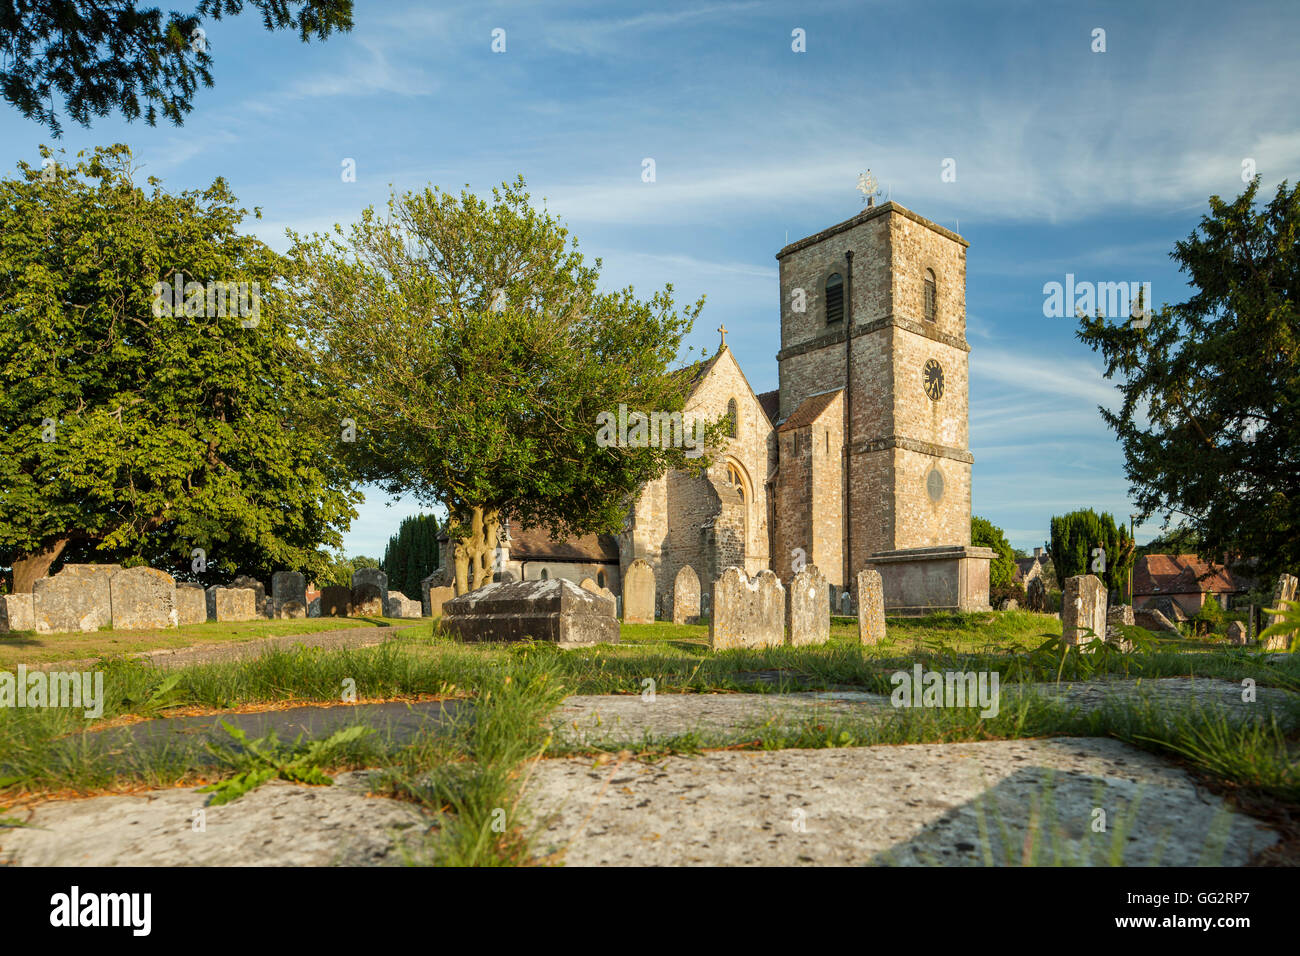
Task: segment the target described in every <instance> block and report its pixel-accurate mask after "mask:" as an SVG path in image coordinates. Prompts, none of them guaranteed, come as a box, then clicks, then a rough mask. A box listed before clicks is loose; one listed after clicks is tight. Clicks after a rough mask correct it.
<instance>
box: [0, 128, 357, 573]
mask: <svg viewBox="0 0 1300 956" xmlns="http://www.w3.org/2000/svg"><path fill="white" fill-rule="evenodd" d="M78 155H79V158H78V160H77V161H76V162H75V163H68V162H62V161H61V162H60V163H59V164H58V165H49V166H47V167H46V168H44V169H36V168H33V167H31V166H28V165H27V164H23V163H20V164H19V167H18V170H19V173H18V175H17V176H15V177H12V178H3V179H0V567H7V568H12V571H13V587H14V590H15V591H30V590H31V588H32V583H33V582H34V581H35V580H36V579H37V578H39V577H41V576H43V575H44V574H46V573H47V571H49V570H50V569H51V566H52V565H53V564H54V562H56V561H59V560H63V561H68V560H82V561H85V560H90V561H127V562H132V563H141V562H147V563H149V564H151V565H153V566H154V567H158V568H163V569H166V570H170V571H173V572H175V573H179V574H181V575H182V576H184V577H190V578H196V579H198V580H212V579H214V578H215V579H222V578H221V576H222V575H230V574H233V573H235V572H238V571H245V572H248V573H253V574H265V573H267V572H269V571H271V570H277V569H298V570H307V571H310V570H314V569H316V568H317V567H320V568H323V567H324V566H325V563H326V561H327V557H326V555H325V553H324V551H322V550H321V546H322V545H331V546H334V547H337V546H338V545H339V544H341V539H342V535H341V532H342V530H343V529H346V527H347V526H348V522H349V521H350V519H351V518H352V517H353V515H354V511H353V510H352V504H353V502H354V501H355V500H356V499H357V497H358V496H357V494H356V493H355V492H354V491H353V490H352V485H351V478H350V475H349V474H348V472H347V470H346V467H345V463H344V461H343V459H342V457H341V456H340V455H339V453H338V448H339V446H340V442H339V435H338V431H337V429H336V428H335V426H334V423H333V422H332V421H330V420H322V419H321V418H320V417H319V416H320V415H321V414H322V413H323V412H324V411H325V410H326V409H328V408H329V407H330V406H329V404H328V403H327V402H326V395H325V393H324V389H323V386H322V385H321V383H319V382H317V381H315V380H314V379H313V378H312V377H311V376H310V363H309V362H307V361H306V359H305V356H304V353H303V351H302V348H301V347H300V345H299V344H298V342H297V340H296V339H295V337H294V336H293V334H292V333H291V331H290V329H289V328H288V326H286V324H285V322H284V316H285V314H286V313H291V312H293V311H294V303H293V301H292V299H291V298H290V297H289V291H288V288H287V283H286V282H285V268H284V267H285V262H284V260H283V258H282V257H281V256H279V255H277V254H276V253H275V252H273V251H272V250H271V249H270V248H269V247H267V246H266V245H265V244H263V243H261V242H259V241H258V240H257V239H255V238H253V237H251V236H249V235H247V234H246V233H245V232H244V231H243V230H242V229H241V224H242V223H243V221H244V219H245V217H246V215H247V214H246V212H245V210H243V209H241V208H239V207H238V206H237V205H236V200H235V197H234V196H232V195H231V193H230V191H229V190H228V188H227V186H226V184H225V183H224V182H223V181H222V180H220V179H218V180H216V181H215V182H213V183H212V185H211V186H209V187H207V188H206V189H202V190H191V191H184V192H179V193H172V192H168V191H167V190H165V189H164V188H162V185H161V184H160V183H159V182H158V181H156V180H153V179H150V180H148V181H147V183H144V184H141V183H137V182H136V181H135V174H134V170H133V168H132V162H131V155H130V152H129V150H128V149H127V148H126V147H125V146H116V147H111V148H102V149H97V150H95V151H94V152H93V154H90V155H85V154H78ZM47 158H49V157H47ZM178 280H179V281H180V282H181V284H182V291H184V289H185V286H186V284H189V283H193V284H194V285H192V286H190V292H191V293H196V294H188V293H187V294H185V295H184V296H182V297H181V298H177V299H176V300H175V304H176V306H177V307H176V308H174V309H173V308H171V302H170V301H168V302H167V303H166V306H167V307H166V308H163V302H164V300H163V298H162V297H161V296H160V294H159V284H160V283H162V284H164V285H165V286H166V287H167V288H169V289H174V288H175V285H176V282H177V281H178ZM218 283H220V285H218ZM241 283H243V284H244V285H243V288H244V289H245V290H246V292H247V293H248V294H247V295H246V296H238V295H236V296H234V297H233V298H232V297H230V296H227V295H225V294H224V292H223V294H222V295H221V296H219V297H215V298H213V299H212V300H210V299H209V294H208V290H209V289H212V290H225V289H229V288H233V287H235V286H239V284H241ZM244 306H247V307H248V308H247V309H245V308H243V307H244ZM196 549H198V550H201V551H202V552H203V553H202V555H201V556H198V558H201V559H202V562H203V563H202V564H200V563H199V561H198V559H197V558H196V556H195V554H194V552H195V550H196ZM204 567H206V570H201V571H200V570H198V569H199V568H204Z"/></svg>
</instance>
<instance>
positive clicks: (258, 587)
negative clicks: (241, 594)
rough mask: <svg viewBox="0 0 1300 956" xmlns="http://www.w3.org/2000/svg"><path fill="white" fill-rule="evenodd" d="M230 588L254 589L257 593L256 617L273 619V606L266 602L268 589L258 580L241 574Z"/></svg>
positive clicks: (255, 597)
mask: <svg viewBox="0 0 1300 956" xmlns="http://www.w3.org/2000/svg"><path fill="white" fill-rule="evenodd" d="M228 587H232V588H252V590H253V591H254V592H255V595H254V597H253V604H254V606H255V607H256V608H257V611H256V614H255V615H254V616H255V617H272V614H271V606H270V605H269V604H268V603H267V600H266V587H265V586H264V585H263V584H262V582H261V581H259V580H257V578H254V577H249V576H248V575H247V574H241V575H239V577H237V578H235V580H233V581H231V582H230V584H229V585H228Z"/></svg>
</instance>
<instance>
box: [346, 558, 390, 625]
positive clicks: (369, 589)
mask: <svg viewBox="0 0 1300 956" xmlns="http://www.w3.org/2000/svg"><path fill="white" fill-rule="evenodd" d="M352 613H353V614H354V615H356V616H357V617H384V616H386V615H387V613H388V575H387V574H385V573H384V572H383V571H381V570H380V569H379V568H359V569H357V570H356V571H353V572H352Z"/></svg>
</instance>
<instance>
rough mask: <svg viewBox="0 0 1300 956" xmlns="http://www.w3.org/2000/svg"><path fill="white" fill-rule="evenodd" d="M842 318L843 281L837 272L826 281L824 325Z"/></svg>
mask: <svg viewBox="0 0 1300 956" xmlns="http://www.w3.org/2000/svg"><path fill="white" fill-rule="evenodd" d="M843 318H844V280H843V279H841V278H840V274H839V273H838V272H836V273H834V274H833V275H832V276H831V277H830V278H829V279H827V280H826V324H827V325H830V324H831V323H832V322H839V321H842V320H843Z"/></svg>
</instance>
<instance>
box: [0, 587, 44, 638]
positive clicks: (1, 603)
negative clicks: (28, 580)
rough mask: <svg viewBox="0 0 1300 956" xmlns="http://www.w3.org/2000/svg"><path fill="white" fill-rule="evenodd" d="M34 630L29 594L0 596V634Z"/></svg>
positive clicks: (33, 615)
mask: <svg viewBox="0 0 1300 956" xmlns="http://www.w3.org/2000/svg"><path fill="white" fill-rule="evenodd" d="M34 630H36V612H35V610H34V609H33V607H32V596H31V595H30V594H0V634H6V633H8V632H10V631H34Z"/></svg>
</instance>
